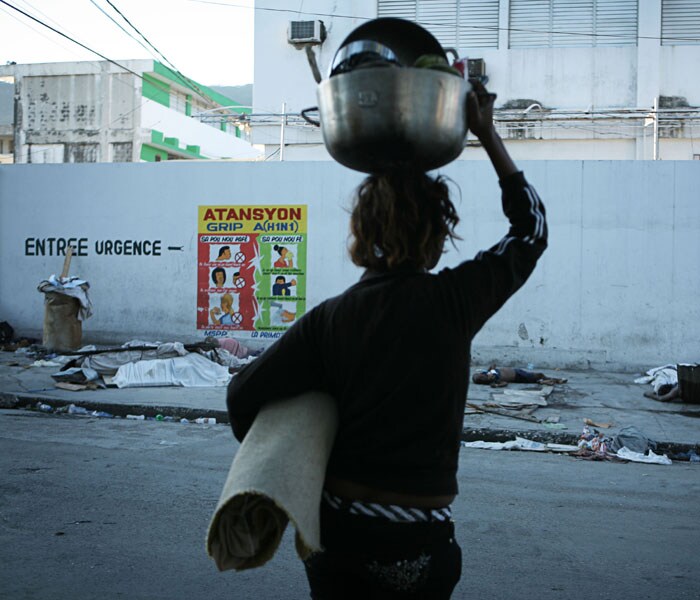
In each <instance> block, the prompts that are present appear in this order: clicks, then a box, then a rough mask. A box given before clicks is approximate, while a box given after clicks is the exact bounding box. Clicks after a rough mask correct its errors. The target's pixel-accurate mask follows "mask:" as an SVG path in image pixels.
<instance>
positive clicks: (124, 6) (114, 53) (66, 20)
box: [0, 0, 253, 85]
mask: <svg viewBox="0 0 700 600" xmlns="http://www.w3.org/2000/svg"><path fill="white" fill-rule="evenodd" d="M6 1H7V3H8V4H11V5H13V6H15V7H17V8H19V9H21V10H23V11H24V12H26V13H29V14H31V15H32V16H34V17H36V18H37V19H39V20H41V21H43V22H44V23H47V24H48V25H50V26H52V27H54V28H55V29H58V30H59V31H61V32H63V33H65V34H67V35H69V36H70V37H72V38H74V39H75V40H77V41H79V42H81V43H82V44H85V45H86V46H88V47H89V48H91V49H93V50H96V51H97V52H99V53H100V54H103V55H104V56H106V57H108V58H110V59H113V60H115V61H117V62H119V61H120V60H127V59H135V58H156V59H158V60H160V61H161V62H164V61H163V60H162V59H160V58H159V57H158V55H157V54H155V52H153V51H151V52H149V51H147V50H146V49H145V48H144V47H142V46H141V45H139V44H138V43H137V42H136V41H135V40H133V39H132V38H131V37H129V36H128V35H127V34H126V33H125V32H124V31H122V30H121V29H120V28H119V27H118V26H117V25H115V24H114V23H113V22H112V21H111V20H110V19H109V18H108V17H107V16H105V15H104V14H103V13H102V12H100V10H99V9H98V8H97V6H99V7H100V8H102V9H103V10H104V11H105V12H106V13H108V14H109V15H110V16H111V17H113V18H114V20H115V21H117V22H118V23H119V24H120V25H121V26H122V27H123V28H124V29H126V30H127V31H129V32H130V33H132V34H133V35H134V37H136V38H138V39H140V40H141V38H140V37H139V36H138V34H137V33H136V32H134V31H133V30H132V29H131V28H130V27H129V25H128V24H127V23H126V22H125V21H124V20H123V19H122V18H121V17H120V16H119V14H118V13H116V12H115V11H114V9H113V8H112V7H111V6H110V5H109V4H108V3H107V1H106V0H6ZM3 2H4V0H2V1H0V65H4V64H6V63H7V62H8V61H14V62H16V63H38V62H64V61H84V60H97V61H99V60H102V59H101V58H99V57H97V56H96V55H94V54H92V53H91V52H89V51H87V50H85V49H83V48H81V47H80V46H78V45H76V44H74V43H73V42H71V41H69V40H67V39H65V38H63V37H61V36H60V35H58V34H57V33H54V32H53V31H51V30H49V29H47V28H45V27H43V26H42V25H40V24H39V23H36V22H35V21H31V20H30V19H28V18H27V17H25V16H23V15H21V14H20V13H18V12H16V11H14V10H12V9H11V8H10V7H9V6H7V5H6V4H4V3H3ZM111 2H112V4H113V5H114V6H116V7H117V8H118V9H119V10H120V11H121V12H122V13H123V14H124V15H125V16H126V18H127V19H128V20H129V21H131V23H132V24H133V25H135V26H136V28H137V29H138V30H139V31H140V32H141V33H142V34H143V35H144V36H145V37H146V38H148V40H149V41H150V42H151V44H153V46H155V47H156V48H157V49H158V50H159V51H160V52H162V53H163V54H164V55H165V57H166V58H167V59H168V60H169V61H170V62H171V63H173V64H174V65H175V67H176V68H177V69H178V70H179V71H180V72H182V73H183V74H184V75H186V76H187V77H190V78H191V79H194V80H195V81H197V82H199V83H202V84H204V85H243V84H246V83H253V8H252V7H253V0H217V2H219V4H207V3H204V2H198V1H196V0H111ZM96 5H97V6H96ZM141 41H143V40H141ZM144 44H145V42H144ZM146 46H147V45H146ZM165 64H167V63H165Z"/></svg>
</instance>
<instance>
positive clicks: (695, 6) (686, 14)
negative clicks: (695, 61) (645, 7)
mask: <svg viewBox="0 0 700 600" xmlns="http://www.w3.org/2000/svg"><path fill="white" fill-rule="evenodd" d="M661 43H662V44H663V45H682V44H700V0H662V3H661Z"/></svg>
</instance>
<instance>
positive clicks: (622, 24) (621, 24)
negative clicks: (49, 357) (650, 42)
mask: <svg viewBox="0 0 700 600" xmlns="http://www.w3.org/2000/svg"><path fill="white" fill-rule="evenodd" d="M687 1H688V0H687ZM697 2H700V0H697ZM697 2H696V3H697ZM637 17H638V3H637V0H511V3H510V27H511V32H510V47H511V48H528V47H538V46H539V47H575V46H584V47H591V46H634V45H636V44H637Z"/></svg>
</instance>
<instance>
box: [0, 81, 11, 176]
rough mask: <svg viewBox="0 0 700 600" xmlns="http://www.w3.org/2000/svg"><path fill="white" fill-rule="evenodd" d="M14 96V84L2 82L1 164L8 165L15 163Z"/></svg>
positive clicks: (0, 96) (0, 109)
mask: <svg viewBox="0 0 700 600" xmlns="http://www.w3.org/2000/svg"><path fill="white" fill-rule="evenodd" d="M13 95H14V87H13V86H12V84H9V83H5V82H3V81H0V164H7V163H11V162H12V161H13V154H14V139H13V137H14V136H13V131H12V122H13V119H14V116H13V110H12V96H13Z"/></svg>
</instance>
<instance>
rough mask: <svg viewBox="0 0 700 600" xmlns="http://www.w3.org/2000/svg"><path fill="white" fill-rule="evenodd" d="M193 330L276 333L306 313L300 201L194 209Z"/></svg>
mask: <svg viewBox="0 0 700 600" xmlns="http://www.w3.org/2000/svg"><path fill="white" fill-rule="evenodd" d="M198 208H199V219H198V221H199V225H198V242H197V246H198V249H197V256H198V267H197V329H198V330H205V335H207V336H214V337H227V336H234V335H235V336H236V337H243V338H261V339H262V338H272V339H274V338H278V337H280V336H281V335H282V334H283V333H284V332H285V331H286V330H287V329H288V328H289V327H291V326H292V325H293V324H294V323H295V322H296V321H297V320H298V319H299V318H300V317H301V316H302V315H303V314H304V312H305V311H306V235H307V233H306V215H307V206H306V205H284V206H199V207H198Z"/></svg>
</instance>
